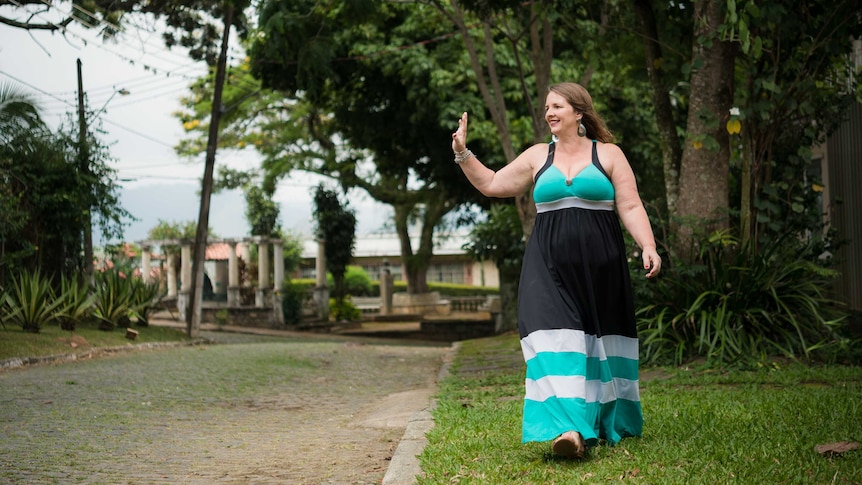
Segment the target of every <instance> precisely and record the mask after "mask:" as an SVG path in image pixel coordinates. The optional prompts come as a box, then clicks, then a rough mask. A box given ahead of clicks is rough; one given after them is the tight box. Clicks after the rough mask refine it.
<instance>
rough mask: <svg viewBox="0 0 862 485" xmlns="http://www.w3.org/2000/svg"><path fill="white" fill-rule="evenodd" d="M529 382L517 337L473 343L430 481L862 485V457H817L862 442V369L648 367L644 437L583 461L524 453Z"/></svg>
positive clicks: (435, 445)
mask: <svg viewBox="0 0 862 485" xmlns="http://www.w3.org/2000/svg"><path fill="white" fill-rule="evenodd" d="M523 374H524V363H523V360H522V358H521V353H520V347H519V344H518V339H517V336H516V335H505V336H500V337H494V338H489V339H477V340H471V341H466V342H463V343H462V346H461V350H460V352H459V354H458V356H457V357H456V359H455V361H454V362H453V364H452V369H451V374H450V375H449V376H448V377H447V378H445V379H444V380H443V382H441V383H440V390H439V392H438V396H437V398H438V406H437V409H436V410H435V411H434V419H435V426H434V428H433V430H432V431H431V432H430V433H429V434H428V440H429V444H428V446H427V447H426V448H425V451H424V452H423V453H422V454H421V455H420V461H421V464H422V470H423V475H424V476H422V477H421V478H420V479H419V483H421V484H438V483H483V484H484V483H493V484H497V483H500V484H503V483H505V484H513V483H524V484H551V483H558V484H563V483H566V484H567V483H623V482H625V483H648V484H656V483H660V484H677V483H679V484H689V483H694V484H701V483H702V484H713V483H731V482H733V483H741V484H761V483H768V484H772V483H805V484H811V483H813V484H820V483H822V484H827V483H829V484H831V483H845V484H847V483H853V484H858V483H862V449H857V450H854V451H850V452H847V453H845V454H843V455H838V456H832V457H826V456H822V455H820V454H819V453H818V452H817V451H815V449H814V447H815V446H816V445H818V444H829V443H834V442H839V441H857V442H858V441H862V369H860V368H859V367H853V366H838V365H828V366H807V365H803V364H800V363H795V362H789V361H780V362H779V361H776V363H774V364H773V365H770V366H766V367H763V368H760V369H758V370H754V371H739V370H726V371H725V370H716V369H707V368H687V367H680V368H642V369H641V380H642V382H641V400H642V404H643V410H644V419H645V425H644V436H643V437H642V438H627V439H624V440H623V441H621V442H620V443H619V444H618V445H617V446H614V447H610V446H606V445H604V444H600V445H599V446H597V447H595V448H593V449H592V450H590V452H589V454H588V457H587V458H586V459H584V460H580V461H578V460H567V459H561V458H557V457H555V456H554V455H553V454H551V452H550V444H549V443H530V444H526V445H525V444H521V411H522V405H523V401H522V396H523V382H524V375H523Z"/></svg>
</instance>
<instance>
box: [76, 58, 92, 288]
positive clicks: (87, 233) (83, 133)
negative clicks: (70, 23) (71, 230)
mask: <svg viewBox="0 0 862 485" xmlns="http://www.w3.org/2000/svg"><path fill="white" fill-rule="evenodd" d="M77 64H78V131H79V133H78V163H79V165H78V170H80V173H81V175H82V179H83V180H84V184H86V186H87V187H89V186H90V178H91V177H90V146H89V145H88V143H87V113H86V112H85V110H84V77H83V74H82V73H81V59H78V62H77ZM86 202H87V207H86V210H85V211H84V217H83V219H84V220H83V225H84V277H85V278H86V281H87V283H92V281H93V221H92V217H91V215H90V209H91V207H92V201H91V200H90V197H89V193H88V197H87V201H86Z"/></svg>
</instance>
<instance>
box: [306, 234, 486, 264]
mask: <svg viewBox="0 0 862 485" xmlns="http://www.w3.org/2000/svg"><path fill="white" fill-rule="evenodd" d="M468 242H470V234H469V233H468V232H459V233H445V234H439V233H436V232H435V234H434V254H436V255H438V256H447V255H460V254H464V253H465V251H464V250H463V249H462V246H463V245H464V244H466V243H468ZM410 244H411V245H412V247H413V249H414V251H415V250H416V249H417V248H418V247H419V235H418V234H411V235H410ZM316 256H317V241H316V240H315V239H313V238H312V239H304V240H303V241H302V258H303V259H314V258H315V257H316ZM353 257H355V258H374V257H377V258H400V257H401V241H400V240H399V239H398V235H397V234H391V233H390V234H367V235H362V236H359V235H357V236H356V242H355V244H354V247H353Z"/></svg>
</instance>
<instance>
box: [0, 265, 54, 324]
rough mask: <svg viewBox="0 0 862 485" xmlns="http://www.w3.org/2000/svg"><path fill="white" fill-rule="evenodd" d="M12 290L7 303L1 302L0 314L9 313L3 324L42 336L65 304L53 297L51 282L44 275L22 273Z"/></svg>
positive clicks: (6, 296) (13, 284) (14, 281)
mask: <svg viewBox="0 0 862 485" xmlns="http://www.w3.org/2000/svg"><path fill="white" fill-rule="evenodd" d="M10 286H11V288H9V289H8V290H7V293H6V295H5V302H4V301H0V313H4V310H5V313H6V316H5V317H3V320H4V322H8V323H12V324H15V325H19V326H20V327H21V328H22V329H24V331H25V332H31V333H39V330H41V328H42V327H43V326H44V325H47V324H48V323H50V322H52V321H54V320H55V319H56V318H57V314H56V312H55V310H56V309H57V308H58V307H60V305H62V303H63V301H62V300H61V299H58V298H57V297H56V296H55V295H54V290H53V289H52V288H51V281H50V279H48V278H47V277H44V276H42V273H41V272H39V271H35V272H33V273H29V274H28V273H21V274H19V275H18V277H17V278H16V279H14V280H13V281H12V284H11V285H10ZM4 307H5V308H4Z"/></svg>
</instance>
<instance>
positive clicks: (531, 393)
mask: <svg viewBox="0 0 862 485" xmlns="http://www.w3.org/2000/svg"><path fill="white" fill-rule="evenodd" d="M525 388H526V395H525V399H529V400H532V401H540V402H542V401H545V400H547V399H549V398H552V397H557V398H581V399H584V400H585V401H586V402H588V403H593V402H599V403H602V404H604V403H607V402H611V401H614V400H616V399H626V400H629V401H640V390H639V387H638V381H631V380H629V379H622V378H619V377H617V378H614V380H613V381H611V382H606V383H602V382H601V381H599V380H590V381H587V380H586V379H585V378H584V376H545V377H543V378H541V379H536V380H534V379H526V381H525Z"/></svg>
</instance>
